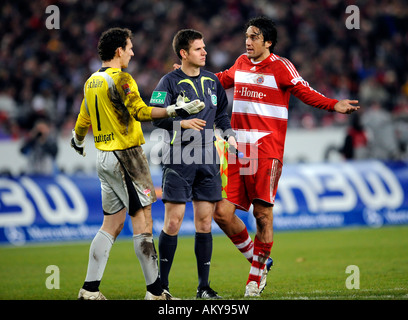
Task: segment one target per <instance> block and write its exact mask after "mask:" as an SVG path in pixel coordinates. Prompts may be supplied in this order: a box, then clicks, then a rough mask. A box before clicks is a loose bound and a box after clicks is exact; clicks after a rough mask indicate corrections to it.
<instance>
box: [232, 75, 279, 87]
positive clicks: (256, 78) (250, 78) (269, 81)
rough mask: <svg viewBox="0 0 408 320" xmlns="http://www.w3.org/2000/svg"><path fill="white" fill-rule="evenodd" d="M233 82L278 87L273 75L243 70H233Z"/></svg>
mask: <svg viewBox="0 0 408 320" xmlns="http://www.w3.org/2000/svg"><path fill="white" fill-rule="evenodd" d="M235 83H245V84H255V85H258V86H264V87H268V88H274V89H278V85H277V84H276V80H275V76H273V75H265V74H260V73H252V72H245V71H239V70H237V71H235Z"/></svg>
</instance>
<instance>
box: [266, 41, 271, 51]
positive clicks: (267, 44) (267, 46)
mask: <svg viewBox="0 0 408 320" xmlns="http://www.w3.org/2000/svg"><path fill="white" fill-rule="evenodd" d="M271 46H272V41H265V47H266V49H269V48H270V47H271Z"/></svg>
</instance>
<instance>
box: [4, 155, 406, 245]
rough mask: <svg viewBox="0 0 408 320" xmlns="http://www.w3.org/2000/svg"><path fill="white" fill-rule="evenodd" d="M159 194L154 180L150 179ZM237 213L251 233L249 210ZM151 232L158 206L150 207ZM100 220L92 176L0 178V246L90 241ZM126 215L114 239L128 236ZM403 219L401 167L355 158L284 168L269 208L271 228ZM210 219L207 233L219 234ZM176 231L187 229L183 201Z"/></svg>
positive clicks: (160, 212) (190, 229) (190, 222)
mask: <svg viewBox="0 0 408 320" xmlns="http://www.w3.org/2000/svg"><path fill="white" fill-rule="evenodd" d="M153 181H154V183H155V186H156V190H157V193H158V194H160V181H161V177H160V176H158V175H155V176H153ZM236 213H237V215H238V216H239V217H240V218H241V219H242V220H243V221H244V223H245V224H246V225H247V227H248V230H249V231H252V232H253V231H255V229H256V226H255V221H254V218H253V216H252V214H251V213H247V212H243V211H240V210H237V212H236ZM152 215H153V221H154V225H153V229H154V230H153V231H154V234H156V235H157V234H159V233H160V231H161V229H162V226H163V220H164V205H163V203H162V201H161V199H159V200H158V201H157V202H156V203H154V204H153V206H152ZM102 219H103V214H102V209H101V194H100V183H99V179H98V177H97V176H96V175H95V176H88V175H72V176H67V175H56V176H53V177H42V176H20V177H6V176H3V177H0V243H3V244H6V243H11V244H14V245H23V244H26V243H33V242H34V243H36V242H49V241H73V240H84V239H92V238H93V236H94V235H95V234H96V232H97V231H98V230H99V228H100V226H101V223H102ZM129 220H130V219H129V218H127V222H126V223H125V227H124V228H123V230H122V233H121V237H126V236H131V235H132V228H131V223H130V221H129ZM398 224H408V164H407V163H405V162H381V161H374V160H373V161H362V162H344V163H315V164H296V165H294V164H288V165H285V166H284V168H283V172H282V177H281V179H280V181H279V187H278V193H277V196H276V202H275V208H274V228H275V230H300V229H319V228H340V227H350V226H371V227H381V226H383V225H398ZM221 232H222V231H221V230H220V229H219V228H218V226H217V225H216V224H215V223H213V233H221ZM180 234H182V235H188V234H194V219H193V209H192V205H191V203H188V204H187V206H186V213H185V217H184V221H183V224H182V227H181V230H180Z"/></svg>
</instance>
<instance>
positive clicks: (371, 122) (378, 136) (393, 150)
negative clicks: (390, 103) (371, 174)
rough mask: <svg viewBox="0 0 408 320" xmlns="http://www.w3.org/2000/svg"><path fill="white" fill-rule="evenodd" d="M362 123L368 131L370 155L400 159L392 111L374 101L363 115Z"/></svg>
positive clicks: (378, 157)
mask: <svg viewBox="0 0 408 320" xmlns="http://www.w3.org/2000/svg"><path fill="white" fill-rule="evenodd" d="M361 121H362V124H363V126H364V128H366V129H367V132H368V145H369V151H370V157H371V158H375V159H381V160H387V159H399V157H400V150H399V147H398V143H397V135H396V128H395V125H394V122H393V121H392V116H391V113H390V112H388V111H386V110H385V109H384V108H383V107H382V106H381V105H380V104H379V103H377V102H373V103H372V104H371V105H370V106H369V107H368V110H366V111H365V112H364V114H363V116H362V119H361Z"/></svg>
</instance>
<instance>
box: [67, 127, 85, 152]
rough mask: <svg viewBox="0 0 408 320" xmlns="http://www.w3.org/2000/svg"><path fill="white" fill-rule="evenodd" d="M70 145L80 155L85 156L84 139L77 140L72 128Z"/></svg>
mask: <svg viewBox="0 0 408 320" xmlns="http://www.w3.org/2000/svg"><path fill="white" fill-rule="evenodd" d="M71 147H72V148H74V149H75V151H76V152H78V153H79V154H80V155H81V156H83V157H85V156H86V153H85V139H84V140H82V141H79V140H78V139H77V138H76V134H75V130H72V139H71Z"/></svg>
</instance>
